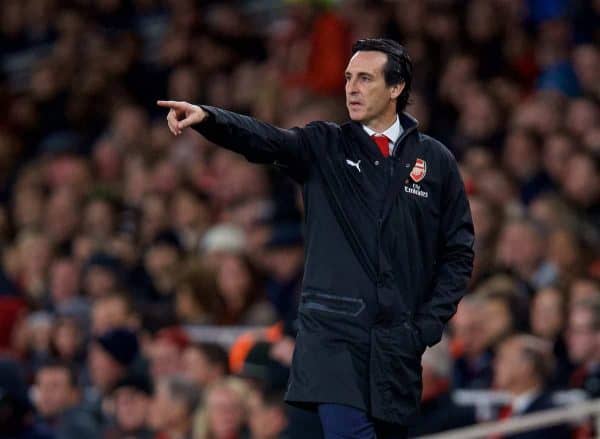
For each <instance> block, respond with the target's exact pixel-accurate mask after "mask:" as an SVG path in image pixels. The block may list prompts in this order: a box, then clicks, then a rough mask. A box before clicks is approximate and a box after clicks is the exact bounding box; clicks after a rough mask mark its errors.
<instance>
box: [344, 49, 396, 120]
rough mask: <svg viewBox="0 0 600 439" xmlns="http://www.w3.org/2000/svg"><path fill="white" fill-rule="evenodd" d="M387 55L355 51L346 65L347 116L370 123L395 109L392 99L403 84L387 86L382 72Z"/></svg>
mask: <svg viewBox="0 0 600 439" xmlns="http://www.w3.org/2000/svg"><path fill="white" fill-rule="evenodd" d="M386 62H387V55H386V54H385V53H383V52H376V51H358V52H356V53H355V54H354V56H353V57H352V58H351V59H350V62H349V63H348V67H347V68H346V107H347V108H348V113H349V115H350V119H352V120H354V121H357V122H361V123H364V124H367V125H368V124H369V123H370V122H371V121H373V120H376V119H377V118H379V117H380V116H381V115H382V114H384V113H386V112H387V111H392V109H393V111H395V106H396V102H395V100H393V99H394V98H397V97H398V96H399V95H400V92H401V91H402V89H403V86H401V85H397V86H393V87H388V86H387V85H386V83H385V77H384V73H383V69H384V66H385V64H386Z"/></svg>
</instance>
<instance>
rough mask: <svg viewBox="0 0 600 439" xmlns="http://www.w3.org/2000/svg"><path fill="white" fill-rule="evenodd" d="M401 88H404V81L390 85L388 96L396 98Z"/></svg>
mask: <svg viewBox="0 0 600 439" xmlns="http://www.w3.org/2000/svg"><path fill="white" fill-rule="evenodd" d="M402 90H404V82H401V83H399V84H396V85H392V86H391V87H390V98H391V99H398V96H400V95H401V94H402Z"/></svg>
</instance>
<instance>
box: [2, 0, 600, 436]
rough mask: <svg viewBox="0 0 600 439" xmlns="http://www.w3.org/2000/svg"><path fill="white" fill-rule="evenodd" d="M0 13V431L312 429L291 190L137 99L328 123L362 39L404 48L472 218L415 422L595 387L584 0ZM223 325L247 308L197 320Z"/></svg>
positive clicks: (593, 91) (594, 156)
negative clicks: (301, 356) (465, 255)
mask: <svg viewBox="0 0 600 439" xmlns="http://www.w3.org/2000/svg"><path fill="white" fill-rule="evenodd" d="M0 20H1V26H0V63H1V65H0V67H1V70H0V99H1V101H2V103H3V107H4V108H5V111H4V112H3V117H2V119H1V120H0V250H1V260H0V352H1V353H2V357H1V359H0V437H19V438H40V437H44V438H52V437H56V438H80V437H87V438H89V439H91V438H95V437H98V438H122V437H136V438H154V439H179V438H193V439H204V438H214V439H241V438H251V439H275V438H284V437H289V438H292V437H298V438H300V437H304V438H307V437H311V438H312V437H315V438H317V437H319V434H320V433H319V426H318V423H317V422H316V420H315V418H314V417H313V416H312V415H311V414H309V413H305V412H302V411H300V410H295V409H291V408H288V407H286V406H285V405H284V404H283V402H282V395H283V393H284V390H285V387H286V380H287V374H288V367H289V364H290V362H291V356H292V352H293V348H294V332H295V331H294V318H295V312H296V304H297V298H298V295H299V290H300V288H301V281H302V265H303V257H304V255H303V247H302V225H301V224H302V203H301V196H300V190H301V189H299V188H297V187H295V186H294V185H293V184H292V183H291V182H290V181H289V180H287V179H286V178H285V177H283V176H282V174H281V173H280V172H279V170H278V169H276V168H268V167H259V166H255V165H251V164H249V163H247V162H246V161H245V160H244V159H243V158H241V157H240V156H237V155H236V154H234V153H231V152H229V151H226V150H224V149H221V148H217V147H216V146H215V145H213V144H210V143H209V142H207V141H206V140H204V139H203V138H202V137H201V136H200V135H198V134H197V133H195V132H194V131H193V130H187V131H186V132H184V134H183V135H181V136H179V137H177V138H174V137H172V136H171V135H170V133H169V131H168V128H167V124H166V121H165V116H166V114H164V112H163V111H161V110H160V109H159V108H157V107H155V101H156V100H157V99H163V98H166V99H173V100H186V101H189V102H193V103H205V104H210V105H215V106H220V107H223V108H226V109H229V110H233V111H238V112H242V113H245V114H250V115H253V116H255V117H257V118H259V119H262V120H265V121H267V122H271V123H274V124H276V125H278V126H282V127H292V126H302V125H304V124H306V123H308V122H309V121H311V120H323V119H325V120H333V121H338V122H341V121H344V120H345V117H346V112H345V105H344V97H343V84H344V75H343V72H344V68H345V65H346V63H347V61H348V58H349V55H350V47H351V44H352V42H354V41H355V40H356V39H358V38H363V37H374V36H383V37H388V38H394V39H396V40H398V41H400V42H401V43H402V44H404V45H405V46H406V47H407V48H408V51H409V54H410V56H411V58H412V60H413V63H414V72H415V73H414V78H413V93H412V95H411V96H412V97H411V104H410V105H409V107H408V112H409V113H411V114H412V115H414V116H415V117H416V118H417V119H418V120H419V124H420V129H421V130H422V131H424V132H426V133H428V134H430V135H432V136H434V137H436V138H438V139H439V140H441V141H442V142H444V143H445V144H446V145H447V146H448V147H449V148H450V149H451V150H452V151H453V153H454V154H455V156H456V157H457V159H458V160H459V163H460V167H461V172H462V174H463V178H464V181H465V185H466V189H467V192H468V194H469V199H470V202H471V209H472V214H473V220H474V225H475V232H476V260H475V269H474V273H473V277H472V281H471V285H470V290H469V294H468V296H467V297H466V298H465V299H464V300H463V301H462V302H461V304H460V306H459V309H458V312H457V314H456V316H455V317H454V318H453V320H452V321H451V324H450V325H449V328H448V333H447V336H446V337H445V338H444V340H443V342H442V343H441V344H440V345H438V346H437V347H436V348H434V349H431V350H429V351H428V352H427V353H426V354H425V357H424V359H423V383H424V390H423V411H422V412H423V413H422V417H421V419H420V421H419V423H418V425H417V426H415V428H414V431H413V433H414V434H418V433H424V432H433V431H441V430H443V429H447V428H452V427H457V426H461V425H468V424H470V423H474V422H477V421H481V420H484V418H485V419H486V420H490V419H500V418H505V417H509V416H516V415H519V414H523V413H528V412H531V411H537V410H543V409H546V408H551V407H554V406H556V405H557V404H559V402H557V401H556V398H554V397H553V395H555V394H556V393H555V392H556V391H560V390H567V389H579V390H581V391H582V392H585V395H587V396H588V397H599V396H600V49H599V45H598V43H599V41H600V2H599V1H583V0H548V1H544V0H478V1H472V2H463V1H458V0H423V1H411V0H398V1H389V2H374V1H360V0H338V1H325V0H323V1H302V0H297V1H278V0H264V1H258V0H256V1H251V0H246V1H242V0H240V1H228V2H222V1H210V0H205V1H193V0H162V1H161V0H65V1H63V0H61V1H59V0H4V1H2V3H1V5H0ZM215 326H216V327H219V328H222V331H228V330H229V329H231V328H234V327H240V326H241V327H247V328H248V330H247V332H245V333H243V334H242V335H241V336H240V337H239V338H238V339H237V340H236V341H235V342H234V343H233V345H232V344H230V343H215V340H204V339H202V337H197V336H196V337H195V336H194V335H193V334H197V333H196V332H194V331H193V330H192V329H194V328H195V329H198V328H200V329H201V328H205V327H215ZM457 390H484V391H487V390H493V391H498V392H500V394H502V395H504V396H505V399H504V400H503V399H501V398H500V399H498V401H497V404H495V406H494V407H493V408H492V409H491V410H488V411H487V412H488V413H487V415H485V414H482V413H481V410H476V409H475V408H474V407H473V406H469V405H458V404H457V403H456V402H455V401H454V400H453V399H452V398H451V397H450V396H451V394H452V392H455V391H457ZM573 429H575V433H574V434H578V435H579V436H578V437H588V436H589V435H590V434H591V429H590V427H589V426H588V425H587V424H586V423H584V424H581V425H577V426H558V427H554V429H553V430H552V429H549V430H548V429H547V430H546V431H545V432H542V433H543V434H545V436H546V437H570V436H569V435H571V434H572V430H573ZM561 435H563V436H561ZM528 437H529V436H528ZM536 437H537V436H536ZM541 437H543V436H541Z"/></svg>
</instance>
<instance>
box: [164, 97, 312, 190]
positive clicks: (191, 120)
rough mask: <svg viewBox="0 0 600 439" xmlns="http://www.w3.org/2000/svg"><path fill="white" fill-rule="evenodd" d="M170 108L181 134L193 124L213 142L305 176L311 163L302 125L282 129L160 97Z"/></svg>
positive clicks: (172, 121)
mask: <svg viewBox="0 0 600 439" xmlns="http://www.w3.org/2000/svg"><path fill="white" fill-rule="evenodd" d="M157 104H158V105H159V106H160V107H164V108H168V109H169V113H168V115H167V123H168V125H169V129H170V130H171V132H172V133H173V134H174V135H176V136H178V135H180V134H181V133H182V131H183V130H184V129H185V128H187V127H192V128H193V129H195V130H196V131H198V132H199V133H200V134H202V135H203V136H204V137H206V138H207V139H208V140H210V141H211V142H214V143H216V144H217V145H220V146H222V147H224V148H227V149H230V150H232V151H235V152H238V153H240V154H242V155H244V156H245V157H246V158H247V159H248V160H249V161H251V162H254V163H265V164H278V165H281V166H282V167H283V168H285V169H287V171H288V173H289V174H290V175H291V176H293V177H294V178H296V179H302V176H303V175H304V173H305V171H306V167H307V165H308V163H309V160H310V157H309V155H310V154H309V149H308V145H307V142H306V139H305V136H304V133H303V129H302V128H292V129H289V130H286V129H282V128H278V127H275V126H273V125H270V124H268V123H265V122H261V121H259V120H256V119H254V118H252V117H248V116H243V115H241V114H237V113H233V112H231V111H226V110H223V109H220V108H216V107H209V106H205V105H202V106H198V105H192V104H190V103H188V102H181V101H158V102H157Z"/></svg>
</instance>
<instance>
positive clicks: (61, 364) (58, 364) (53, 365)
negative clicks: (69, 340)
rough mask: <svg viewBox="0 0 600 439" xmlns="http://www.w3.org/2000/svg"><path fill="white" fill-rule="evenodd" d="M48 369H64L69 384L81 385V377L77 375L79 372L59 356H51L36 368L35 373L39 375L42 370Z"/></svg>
mask: <svg viewBox="0 0 600 439" xmlns="http://www.w3.org/2000/svg"><path fill="white" fill-rule="evenodd" d="M47 369H62V371H63V372H64V373H65V374H66V375H67V378H68V380H69V385H70V386H71V387H73V388H78V387H79V379H78V377H77V372H76V371H75V369H74V368H73V367H72V366H71V365H70V364H69V363H67V362H66V361H63V360H60V359H58V358H49V359H47V360H45V361H44V362H43V363H42V364H40V365H39V366H38V367H37V368H36V371H35V374H36V375H39V373H40V372H41V371H43V370H47Z"/></svg>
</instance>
